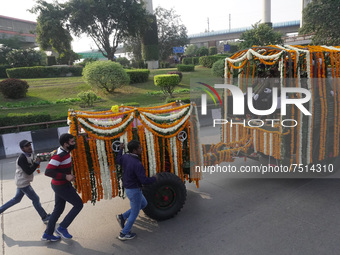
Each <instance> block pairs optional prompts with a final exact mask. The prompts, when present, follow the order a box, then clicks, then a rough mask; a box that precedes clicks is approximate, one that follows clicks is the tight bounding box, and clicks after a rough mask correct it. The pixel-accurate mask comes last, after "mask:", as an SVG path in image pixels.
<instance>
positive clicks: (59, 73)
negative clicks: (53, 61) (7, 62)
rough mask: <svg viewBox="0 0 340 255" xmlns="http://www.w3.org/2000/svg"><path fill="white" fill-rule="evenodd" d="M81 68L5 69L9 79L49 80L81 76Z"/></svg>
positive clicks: (36, 67) (38, 67)
mask: <svg viewBox="0 0 340 255" xmlns="http://www.w3.org/2000/svg"><path fill="white" fill-rule="evenodd" d="M82 71H83V68H82V67H79V66H77V67H74V66H33V67H18V68H11V69H7V70H6V73H7V76H8V77H9V78H51V77H66V76H81V75H82Z"/></svg>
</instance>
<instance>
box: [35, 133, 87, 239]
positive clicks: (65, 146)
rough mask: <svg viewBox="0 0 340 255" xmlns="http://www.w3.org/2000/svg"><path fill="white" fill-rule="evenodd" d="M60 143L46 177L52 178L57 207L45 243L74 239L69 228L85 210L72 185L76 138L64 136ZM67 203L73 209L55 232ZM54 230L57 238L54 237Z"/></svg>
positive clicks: (48, 227) (45, 236)
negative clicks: (73, 151) (72, 158)
mask: <svg viewBox="0 0 340 255" xmlns="http://www.w3.org/2000/svg"><path fill="white" fill-rule="evenodd" d="M59 143H60V147H59V148H58V149H57V150H56V152H55V153H54V155H52V157H51V160H50V162H49V164H48V165H47V168H46V171H45V175H46V176H49V177H52V183H51V186H52V189H53V191H54V193H55V205H54V210H53V212H52V214H51V218H50V221H49V222H48V225H47V228H46V230H45V233H44V234H43V236H42V238H41V240H43V241H58V240H59V239H60V237H62V238H64V239H70V238H72V235H70V234H69V233H68V231H67V228H68V227H69V225H70V224H71V223H72V221H73V220H74V219H75V217H76V216H77V215H78V213H79V212H80V211H81V209H82V208H83V201H82V200H81V198H80V197H79V195H78V194H77V192H76V190H75V189H74V188H73V186H72V184H71V182H72V181H73V180H74V175H73V174H71V165H72V161H71V156H70V152H71V151H72V150H73V149H74V148H75V140H74V137H73V135H71V134H68V133H65V134H62V135H61V136H60V138H59ZM66 202H68V203H70V204H72V205H73V208H72V209H71V211H70V212H69V213H68V214H67V215H66V217H65V218H64V220H63V221H62V222H61V223H60V224H59V227H58V228H57V229H56V230H55V225H56V223H57V221H58V219H59V217H60V215H61V214H62V213H63V211H64V209H65V205H66ZM54 230H55V232H56V236H54V235H53V232H54Z"/></svg>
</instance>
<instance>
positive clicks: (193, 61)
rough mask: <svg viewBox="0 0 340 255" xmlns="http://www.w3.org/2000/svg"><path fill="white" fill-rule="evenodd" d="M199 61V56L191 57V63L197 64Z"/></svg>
mask: <svg viewBox="0 0 340 255" xmlns="http://www.w3.org/2000/svg"><path fill="white" fill-rule="evenodd" d="M199 63H200V57H193V58H192V64H193V65H195V66H197V65H199Z"/></svg>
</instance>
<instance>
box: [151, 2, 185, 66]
mask: <svg viewBox="0 0 340 255" xmlns="http://www.w3.org/2000/svg"><path fill="white" fill-rule="evenodd" d="M155 15H156V18H157V25H158V47H159V56H160V58H161V60H166V59H167V58H168V57H169V56H170V55H171V54H172V51H173V47H181V46H185V45H186V44H188V43H189V39H188V35H187V28H186V27H185V26H184V25H183V24H181V20H180V16H179V15H177V14H176V13H175V11H174V9H170V10H166V9H164V8H162V7H157V8H156V10H155Z"/></svg>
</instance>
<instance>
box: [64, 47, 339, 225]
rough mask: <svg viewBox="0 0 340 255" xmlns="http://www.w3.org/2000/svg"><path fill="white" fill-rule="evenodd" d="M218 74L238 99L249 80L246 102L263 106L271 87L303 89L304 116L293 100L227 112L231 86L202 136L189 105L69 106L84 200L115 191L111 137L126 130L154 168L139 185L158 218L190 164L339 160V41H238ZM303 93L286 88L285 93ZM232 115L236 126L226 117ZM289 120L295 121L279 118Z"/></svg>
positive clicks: (177, 201)
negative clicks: (242, 46) (212, 128)
mask: <svg viewBox="0 0 340 255" xmlns="http://www.w3.org/2000/svg"><path fill="white" fill-rule="evenodd" d="M225 83H226V84H233V85H235V86H238V88H239V89H240V90H241V91H243V92H244V94H245V96H244V97H245V98H244V99H245V100H244V101H245V102H247V98H248V97H247V91H248V90H247V89H248V88H252V93H253V94H252V97H251V103H252V105H253V106H254V108H256V109H262V110H264V109H269V108H270V109H271V107H272V105H273V104H272V102H273V101H274V100H273V96H272V95H273V92H274V91H276V92H277V93H278V97H280V95H281V93H280V91H281V90H283V88H289V87H291V88H304V89H306V90H308V91H309V92H310V94H311V98H310V100H309V101H308V102H306V103H304V104H303V106H304V107H305V108H306V109H307V110H308V111H309V112H310V113H311V115H305V114H303V113H302V111H301V109H300V108H298V107H297V106H295V105H293V104H287V112H286V114H285V115H283V114H281V111H280V109H279V108H280V107H279V104H278V106H277V107H274V108H277V109H274V111H273V112H272V113H270V114H268V115H266V116H262V115H260V116H258V115H255V114H253V113H252V112H251V111H249V109H246V111H245V112H244V114H243V115H242V116H240V115H237V116H235V115H233V114H232V113H233V101H232V95H231V94H230V91H229V90H224V91H223V97H224V104H223V107H222V118H223V119H224V120H228V122H227V123H226V124H223V125H222V128H221V141H220V142H219V143H218V144H205V145H201V144H200V137H199V121H198V113H197V109H196V106H195V105H194V104H186V105H182V104H181V103H180V102H176V103H170V104H167V105H163V106H157V107H148V108H134V107H128V106H120V107H118V106H116V107H113V108H112V109H111V110H110V111H102V112H85V111H73V110H72V111H69V125H70V133H71V134H73V135H74V136H75V137H76V138H77V148H76V149H75V150H74V151H73V152H72V157H73V162H74V172H75V176H76V181H75V185H76V187H77V190H78V192H79V193H81V197H82V199H83V201H84V202H87V201H91V202H93V203H95V202H96V201H99V200H101V199H103V198H104V199H111V198H113V197H116V196H121V197H122V196H124V190H123V188H122V182H121V178H122V169H121V168H120V166H119V165H117V164H116V163H115V158H116V155H117V153H118V148H119V144H120V143H121V142H123V143H124V144H125V145H127V143H128V141H130V140H132V139H137V140H139V141H140V142H141V146H142V150H143V152H142V155H141V162H142V163H143V165H144V167H145V169H146V175H147V176H152V175H155V174H158V175H159V178H158V181H157V182H156V183H155V184H153V185H151V186H146V187H144V188H143V193H144V195H145V197H146V198H147V200H148V206H147V207H146V208H145V209H144V212H145V213H146V214H147V215H148V216H150V217H152V218H154V219H157V220H164V219H168V218H171V217H173V216H174V215H175V214H177V213H178V212H179V211H180V210H181V208H182V207H183V205H184V203H185V199H186V188H185V185H184V182H185V181H189V182H194V183H196V185H197V187H198V185H199V180H200V178H201V176H200V173H198V172H196V171H195V169H194V168H195V166H196V165H214V164H218V163H221V162H232V161H233V160H234V158H235V157H237V156H243V157H249V158H252V159H256V160H260V161H263V162H265V163H266V164H267V163H269V164H287V165H290V164H292V163H297V164H303V165H311V164H316V163H318V162H323V163H325V162H326V165H327V164H328V165H329V166H332V167H333V168H334V169H329V172H331V171H330V170H332V171H333V170H335V168H337V167H339V166H338V165H340V164H339V161H340V157H339V149H340V136H339V134H340V47H329V46H288V45H285V46H277V45H270V46H265V47H252V48H250V49H246V50H242V51H239V52H237V53H236V54H234V55H233V56H232V57H231V58H226V60H225ZM302 96H303V95H301V93H288V94H287V98H288V99H294V98H295V99H298V98H301V97H302ZM278 102H279V101H278ZM247 103H248V105H249V102H247ZM235 105H236V104H235ZM236 107H237V105H236ZM245 108H246V107H245ZM268 120H271V121H268ZM232 121H234V123H244V125H240V124H233V125H232V124H231V123H232ZM249 121H250V122H249ZM289 122H291V123H293V124H294V125H291V126H289V125H283V123H289ZM250 123H251V125H250ZM256 123H259V124H256Z"/></svg>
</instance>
